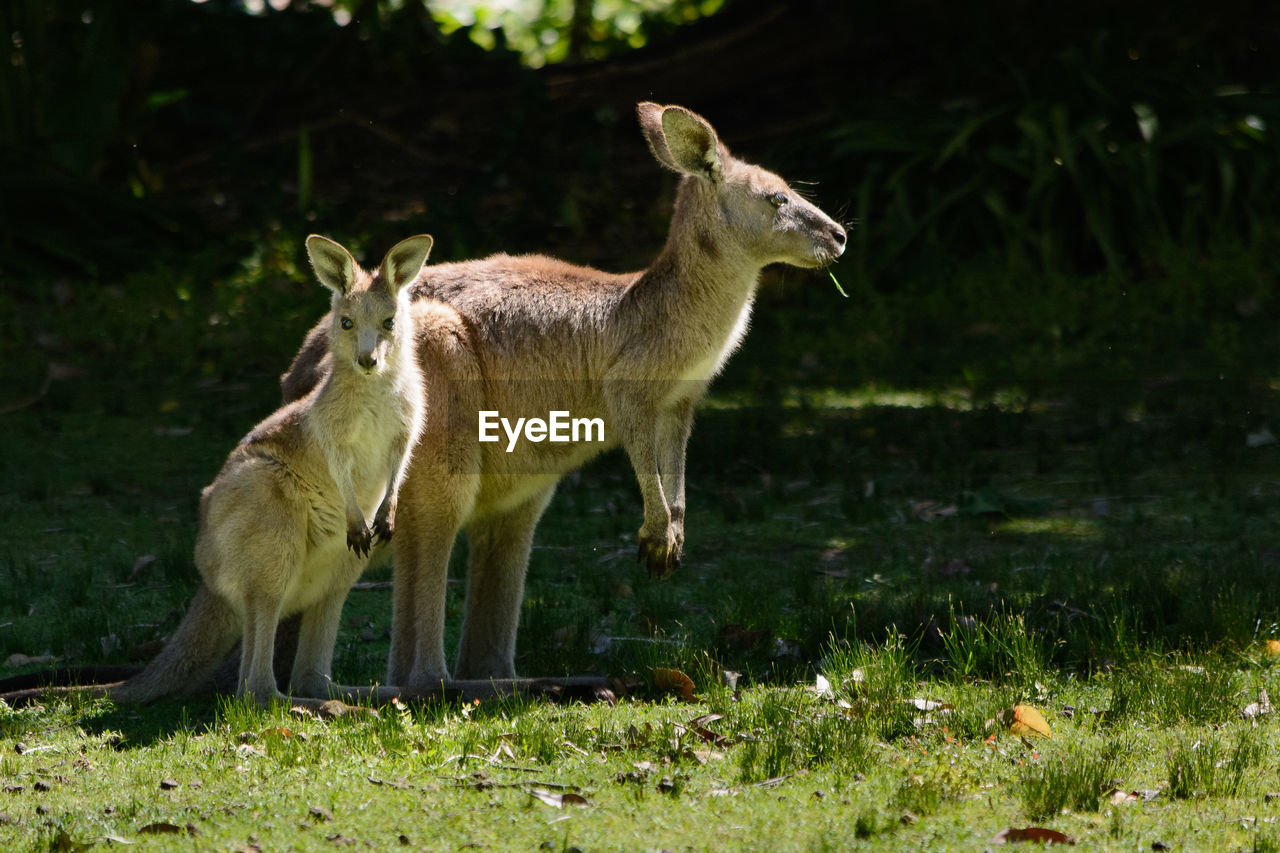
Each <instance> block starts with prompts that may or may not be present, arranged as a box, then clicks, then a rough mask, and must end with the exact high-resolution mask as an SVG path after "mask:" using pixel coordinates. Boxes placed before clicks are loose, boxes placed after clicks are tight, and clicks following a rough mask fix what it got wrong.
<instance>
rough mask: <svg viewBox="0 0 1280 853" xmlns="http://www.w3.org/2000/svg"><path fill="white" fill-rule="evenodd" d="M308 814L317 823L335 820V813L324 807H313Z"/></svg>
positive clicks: (308, 810)
mask: <svg viewBox="0 0 1280 853" xmlns="http://www.w3.org/2000/svg"><path fill="white" fill-rule="evenodd" d="M307 813H308V814H310V815H311V816H312V817H313V818H315V819H316V820H317V821H322V820H333V812H331V811H329V810H328V809H326V808H325V807H324V806H312V807H311V808H309V809H307Z"/></svg>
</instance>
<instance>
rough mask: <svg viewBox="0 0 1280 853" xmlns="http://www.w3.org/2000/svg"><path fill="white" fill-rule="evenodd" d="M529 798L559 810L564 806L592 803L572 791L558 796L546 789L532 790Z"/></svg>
mask: <svg viewBox="0 0 1280 853" xmlns="http://www.w3.org/2000/svg"><path fill="white" fill-rule="evenodd" d="M529 796H531V797H533V798H534V799H536V800H540V801H542V802H544V803H546V804H547V805H549V806H553V807H555V808H557V809H559V808H563V807H564V806H589V805H591V803H590V801H588V800H587V798H586V797H584V796H582V795H581V794H575V793H573V792H572V791H568V792H565V793H563V794H557V793H555V792H554V791H548V790H547V789H546V788H530V789H529Z"/></svg>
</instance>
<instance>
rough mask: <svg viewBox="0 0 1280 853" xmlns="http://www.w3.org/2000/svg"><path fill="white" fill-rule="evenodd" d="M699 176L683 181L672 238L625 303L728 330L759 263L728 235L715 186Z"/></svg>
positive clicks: (669, 319) (667, 318)
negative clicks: (699, 182) (702, 182)
mask: <svg viewBox="0 0 1280 853" xmlns="http://www.w3.org/2000/svg"><path fill="white" fill-rule="evenodd" d="M695 181H696V179H694V178H685V180H684V182H683V183H682V185H681V187H680V193H679V195H678V197H677V200H676V207H675V210H674V211H673V213H672V217H671V230H670V231H669V232H668V234H667V242H666V244H665V245H664V246H663V248H662V251H661V252H660V253H659V254H658V257H657V258H656V259H655V260H654V262H653V264H652V265H650V267H649V268H648V269H647V270H645V271H644V272H643V273H642V274H641V276H640V278H639V280H637V281H636V283H635V285H634V286H633V287H632V289H631V293H630V294H629V295H630V296H631V297H632V299H630V300H629V302H630V305H627V306H624V308H630V309H632V310H639V311H640V313H642V314H647V313H652V312H654V311H656V312H658V313H659V314H660V315H661V317H660V319H661V320H662V322H663V323H677V324H683V323H693V324H696V325H697V326H699V327H701V328H702V329H705V330H706V331H708V332H712V331H713V330H718V329H719V328H720V327H723V330H724V332H725V334H728V332H729V330H730V329H732V328H733V326H734V324H736V323H737V321H738V317H739V315H740V314H741V312H742V309H743V307H744V306H745V305H747V303H749V302H750V301H751V298H752V296H753V295H754V293H755V288H756V284H757V282H758V281H759V278H760V265H759V264H758V263H757V262H756V261H754V260H753V259H752V258H750V257H749V256H748V255H747V253H746V252H745V251H743V249H742V248H741V247H739V246H738V245H736V244H735V242H734V241H733V240H732V239H727V238H726V235H727V234H728V233H729V223H728V222H726V221H725V214H724V212H723V211H722V210H721V209H720V207H719V205H718V204H717V203H716V200H715V195H714V190H713V189H712V188H710V187H704V186H698V185H696V184H694V183H693V182H695ZM644 319H646V320H647V319H659V318H658V317H645V318H644Z"/></svg>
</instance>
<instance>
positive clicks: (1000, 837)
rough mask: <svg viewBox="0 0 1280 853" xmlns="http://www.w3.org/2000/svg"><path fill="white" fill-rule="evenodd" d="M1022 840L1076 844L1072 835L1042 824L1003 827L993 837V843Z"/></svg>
mask: <svg viewBox="0 0 1280 853" xmlns="http://www.w3.org/2000/svg"><path fill="white" fill-rule="evenodd" d="M1020 841H1034V842H1035V843H1037V844H1075V843H1076V840H1075V839H1074V838H1072V837H1071V836H1070V835H1065V834H1064V833H1061V832H1058V830H1056V829H1045V828H1044V827H1040V826H1029V827H1027V828H1026V829H1014V828H1012V827H1010V828H1009V829H1002V830H1000V831H999V832H997V833H996V834H995V835H994V836H992V838H991V843H993V844H1017V843H1018V842H1020Z"/></svg>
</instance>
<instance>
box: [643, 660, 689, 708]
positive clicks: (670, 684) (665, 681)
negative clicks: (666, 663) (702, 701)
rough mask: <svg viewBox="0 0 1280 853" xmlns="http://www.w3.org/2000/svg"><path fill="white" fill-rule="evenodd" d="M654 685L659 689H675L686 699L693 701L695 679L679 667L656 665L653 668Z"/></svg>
mask: <svg viewBox="0 0 1280 853" xmlns="http://www.w3.org/2000/svg"><path fill="white" fill-rule="evenodd" d="M653 686H654V687H656V688H658V689H659V690H675V691H677V692H678V693H679V694H680V696H681V698H682V699H684V701H686V702H692V701H693V679H692V678H690V677H689V676H687V675H685V674H684V673H683V672H681V671H680V670H678V669H668V668H667V667H656V668H655V669H654V670H653Z"/></svg>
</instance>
